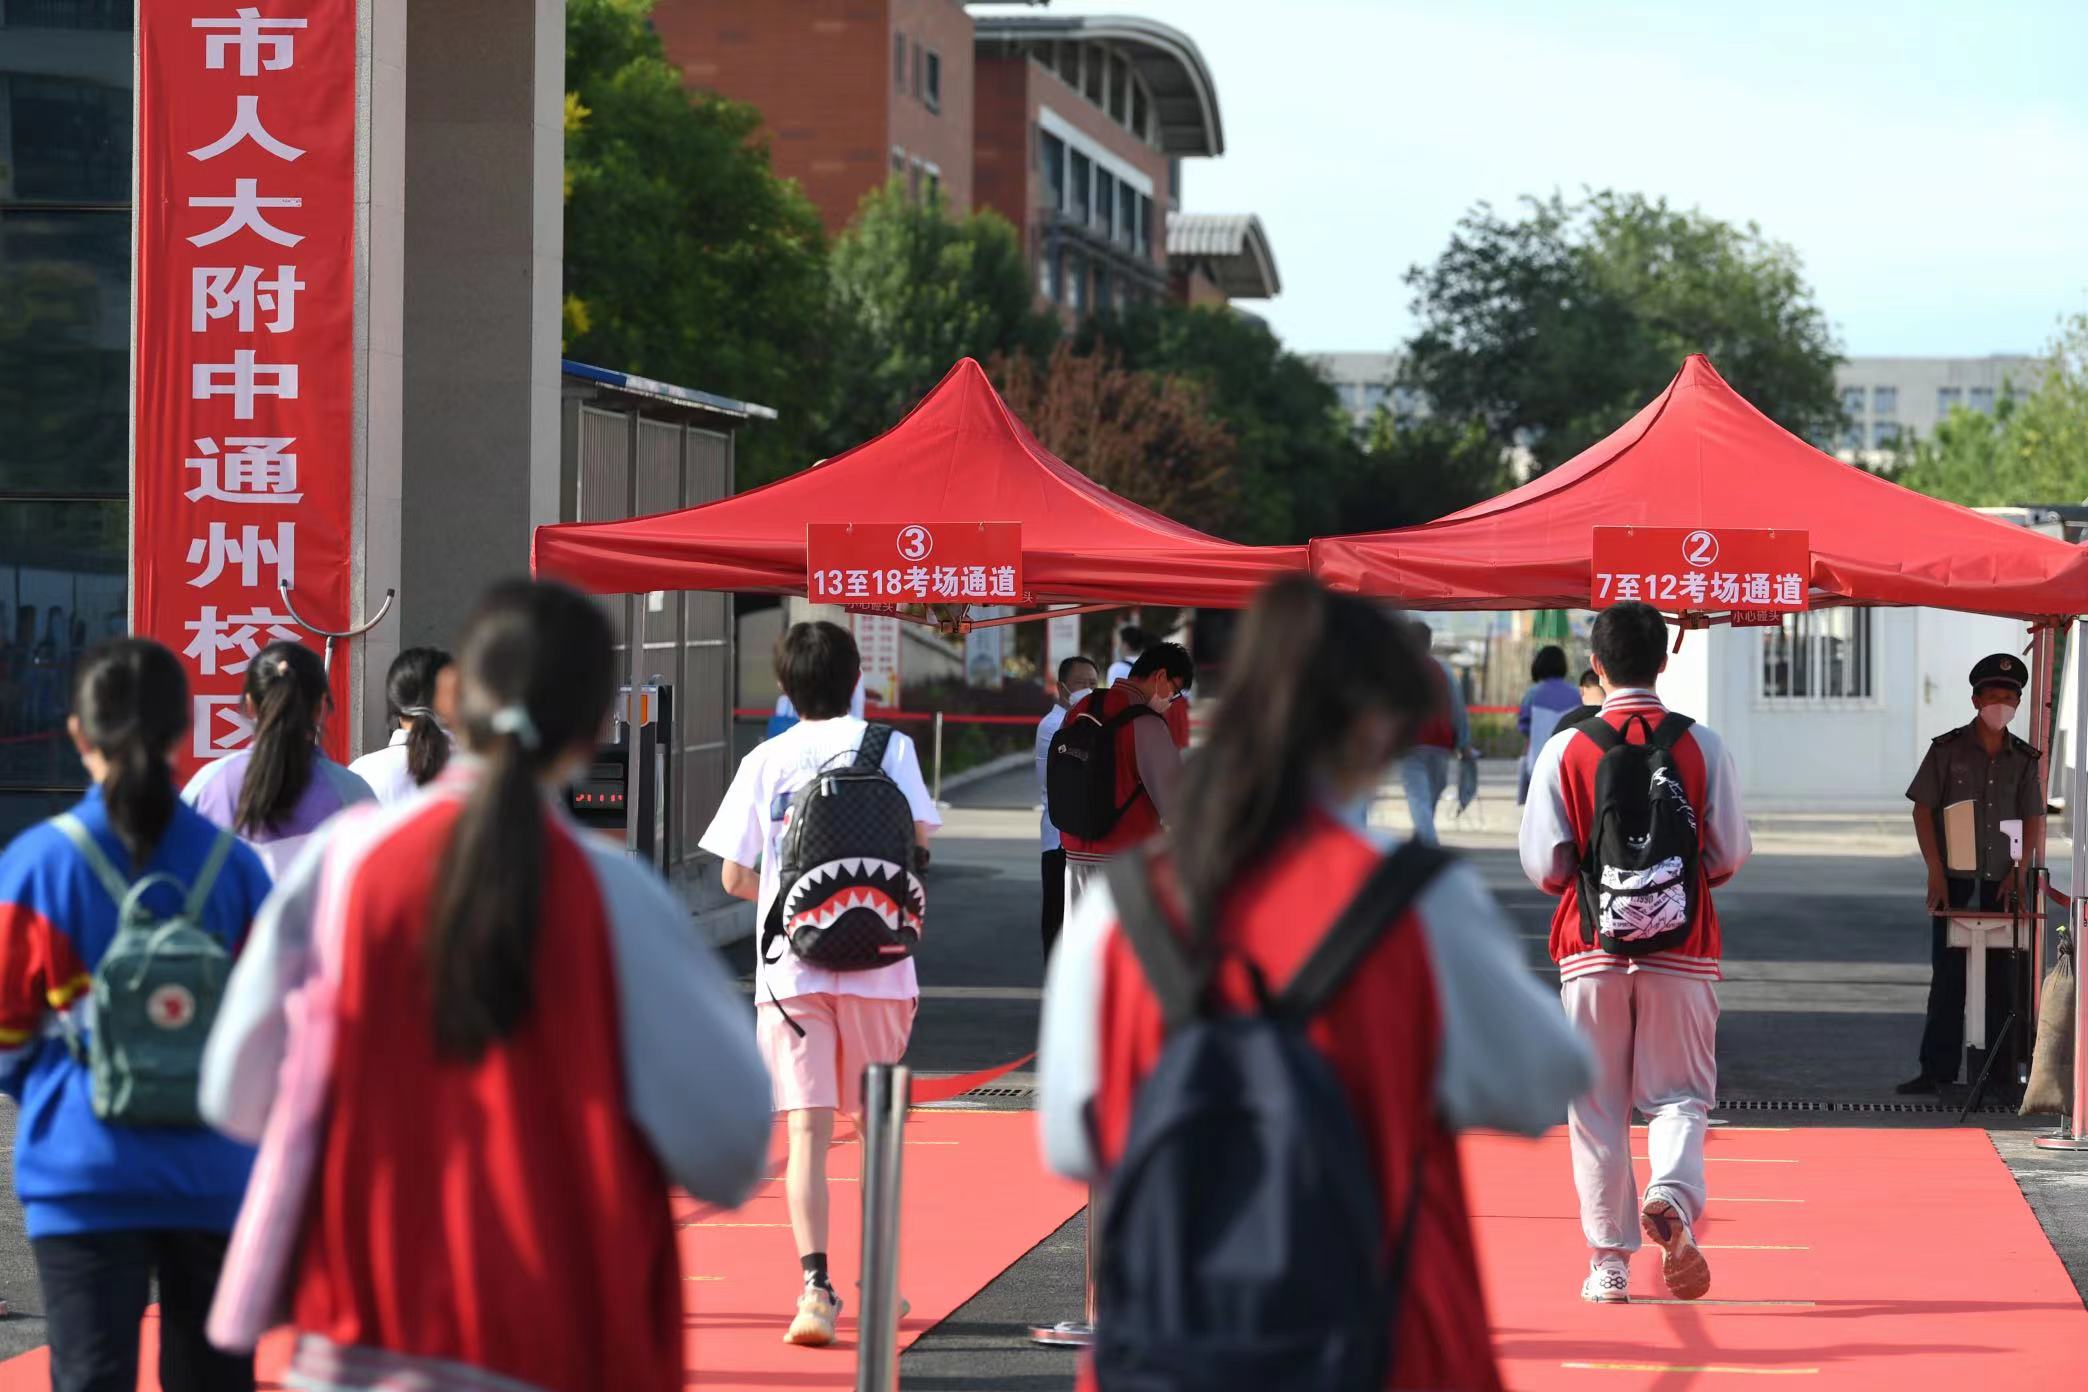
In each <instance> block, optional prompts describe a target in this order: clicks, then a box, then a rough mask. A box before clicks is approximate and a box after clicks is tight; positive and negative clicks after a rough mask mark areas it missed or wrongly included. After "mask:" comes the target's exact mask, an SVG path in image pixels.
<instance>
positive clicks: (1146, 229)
mask: <svg viewBox="0 0 2088 1392" xmlns="http://www.w3.org/2000/svg"><path fill="white" fill-rule="evenodd" d="M1137 245H1138V254H1139V255H1140V256H1144V257H1147V258H1150V257H1151V256H1152V254H1153V200H1152V199H1150V198H1148V197H1147V196H1146V195H1144V194H1142V193H1141V194H1140V195H1138V242H1137Z"/></svg>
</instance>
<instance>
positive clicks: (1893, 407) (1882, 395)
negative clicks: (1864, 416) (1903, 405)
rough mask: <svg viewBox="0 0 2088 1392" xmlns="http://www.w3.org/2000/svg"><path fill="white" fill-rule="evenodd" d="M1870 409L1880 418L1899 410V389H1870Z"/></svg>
mask: <svg viewBox="0 0 2088 1392" xmlns="http://www.w3.org/2000/svg"><path fill="white" fill-rule="evenodd" d="M1871 409H1872V410H1874V411H1876V412H1877V413H1878V414H1879V415H1881V416H1889V415H1891V414H1892V413H1893V412H1895V411H1897V410H1899V388H1898V387H1872V388H1871Z"/></svg>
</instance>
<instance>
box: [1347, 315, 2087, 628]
mask: <svg viewBox="0 0 2088 1392" xmlns="http://www.w3.org/2000/svg"><path fill="white" fill-rule="evenodd" d="M1623 526H1642V527H1727V528H1763V529H1780V530H1787V531H1796V530H1803V531H1807V532H1809V533H1810V534H1811V543H1812V577H1811V586H1812V595H1811V602H1812V604H1813V605H1814V606H1816V607H1817V606H1820V605H1829V604H1884V605H1927V606H1931V607H1934V608H1938V609H1961V610H1967V611H1971V612H1974V613H1984V614H1999V615H2003V616H2006V617H2010V618H2055V617H2060V616H2071V615H2074V614H2080V613H2088V552H2084V551H2083V550H2082V549H2081V548H2079V547H2076V546H2070V545H2068V544H2067V543H2065V542H2063V541H2060V540H2057V539H2056V538H2053V537H2046V536H2040V535H2038V534H2036V533H2033V532H2026V531H2024V530H2023V529H2022V528H2020V527H2016V526H2012V525H2010V524H2009V523H2006V522H2002V521H1999V520H1997V519H1995V518H1991V517H1986V516H1983V515H1981V514H1980V513H1976V512H1973V511H1971V510H1969V509H1967V508H1962V507H1959V506H1957V505H1956V504H1954V503H1946V502H1941V501H1938V500H1937V499H1934V498H1930V497H1926V496H1924V495H1922V494H1919V493H1915V492H1913V491H1911V490H1909V489H1905V488H1901V487H1899V486H1898V485H1897V484H1893V483H1888V482H1887V481H1885V480H1884V479H1881V478H1879V477H1877V476H1876V475H1874V474H1869V473H1865V472H1864V471H1863V470H1861V469H1858V468H1856V467H1854V466H1853V465H1849V464H1844V463H1842V462H1841V461H1840V460H1838V459H1836V458H1834V457H1833V456H1832V455H1830V454H1826V453H1823V452H1822V451H1820V450H1817V449H1815V448H1813V447H1812V446H1811V445H1809V444H1807V443H1806V442H1805V441H1803V440H1801V439H1799V438H1798V437H1797V436H1795V435H1793V434H1791V433H1790V432H1789V431H1787V430H1785V429H1784V428H1783V427H1782V426H1780V425H1778V424H1777V423H1776V422H1775V421H1772V420H1770V419H1769V418H1768V417H1767V416H1765V415H1763V414H1762V413H1761V412H1760V411H1758V410H1756V409H1755V408H1754V407H1753V406H1752V405H1750V404H1748V402H1747V400H1746V399H1745V398H1744V397H1742V396H1741V395H1740V394H1739V393H1738V392H1736V391H1734V390H1733V389H1732V387H1730V386H1729V385H1727V383H1726V381H1725V379H1724V378H1722V377H1720V376H1719V375H1718V373H1717V371H1716V370H1714V369H1713V368H1712V366H1711V364H1710V362H1709V361H1707V360H1706V359H1705V358H1704V357H1703V356H1702V355H1701V354H1693V355H1691V356H1690V358H1689V359H1688V360H1687V361H1686V362H1684V363H1683V364H1682V370H1681V371H1680V372H1679V373H1677V374H1676V376H1675V380H1674V381H1672V382H1670V383H1669V384H1668V387H1667V390H1666V391H1664V392H1662V393H1661V394H1660V396H1659V397H1658V398H1656V399H1655V400H1654V401H1653V402H1652V403H1651V404H1649V405H1648V406H1646V408H1645V409H1644V410H1642V411H1640V412H1639V413H1638V414H1637V415H1635V416H1633V417H1632V418H1631V419H1630V420H1629V421H1627V422H1625V423H1624V425H1623V426H1621V427H1620V428H1618V429H1617V430H1615V431H1613V432H1612V433H1611V434H1610V435H1609V436H1608V437H1607V438H1606V439H1603V440H1601V441H1599V442H1598V443H1596V444H1594V445H1591V446H1590V447H1589V448H1587V449H1585V450H1583V451H1581V453H1580V454H1578V455H1576V456H1574V458H1572V459H1571V460H1568V461H1567V462H1566V463H1565V464H1562V465H1560V466H1559V467H1558V468H1556V469H1554V470H1552V471H1551V472H1550V473H1547V474H1543V475H1541V476H1539V477H1538V478H1535V479H1533V480H1531V481H1530V482H1529V483H1526V484H1524V485H1523V486H1522V487H1520V488H1517V489H1514V490H1512V491H1511V492H1508V493H1504V494H1502V495H1501V496H1500V497H1498V498H1493V499H1490V500H1489V501H1487V502H1483V503H1480V504H1478V505H1477V506H1474V507H1469V508H1466V509H1465V510H1464V511H1462V512H1454V513H1451V514H1450V515H1449V516H1448V517H1442V518H1438V519H1437V520H1435V521H1433V522H1427V523H1423V524H1422V525H1420V526H1417V527H1404V528H1401V529H1399V530H1397V531H1390V532H1376V533H1370V534H1366V535H1359V536H1348V537H1329V538H1324V539H1321V540H1318V541H1314V542H1313V543H1312V568H1313V570H1314V572H1315V573H1317V574H1318V575H1319V576H1321V578H1323V579H1325V580H1326V581H1327V582H1328V583H1329V584H1332V585H1334V586H1336V587H1339V588H1344V589H1350V590H1357V591H1360V592H1362V593H1364V594H1374V595H1386V596H1391V597H1394V598H1397V599H1398V600H1399V601H1400V602H1402V603H1405V604H1409V605H1412V606H1413V607H1415V608H1417V609H1552V608H1585V607H1588V605H1589V585H1590V575H1591V571H1592V550H1593V547H1592V538H1593V529H1594V528H1596V527H1623Z"/></svg>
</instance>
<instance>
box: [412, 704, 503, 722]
mask: <svg viewBox="0 0 2088 1392" xmlns="http://www.w3.org/2000/svg"><path fill="white" fill-rule="evenodd" d="M516 709H518V710H519V709H521V708H520V707H519V706H518V707H516ZM399 714H400V715H403V716H405V717H406V718H407V719H408V720H432V721H434V722H435V723H436V724H438V725H440V724H441V723H442V719H441V717H440V716H438V715H436V714H435V709H434V707H432V706H404V707H401V708H400V710H399Z"/></svg>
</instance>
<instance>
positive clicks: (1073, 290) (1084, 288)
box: [1066, 251, 1088, 314]
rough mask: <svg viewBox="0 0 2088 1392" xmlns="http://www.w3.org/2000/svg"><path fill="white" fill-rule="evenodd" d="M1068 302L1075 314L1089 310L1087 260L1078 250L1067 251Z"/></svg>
mask: <svg viewBox="0 0 2088 1392" xmlns="http://www.w3.org/2000/svg"><path fill="white" fill-rule="evenodd" d="M1066 303H1067V304H1068V305H1070V306H1072V309H1073V312H1074V313H1075V314H1086V313H1087V312H1088V283H1087V262H1086V260H1085V259H1083V258H1082V257H1081V255H1080V254H1079V253H1078V252H1071V251H1069V252H1067V253H1066Z"/></svg>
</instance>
